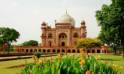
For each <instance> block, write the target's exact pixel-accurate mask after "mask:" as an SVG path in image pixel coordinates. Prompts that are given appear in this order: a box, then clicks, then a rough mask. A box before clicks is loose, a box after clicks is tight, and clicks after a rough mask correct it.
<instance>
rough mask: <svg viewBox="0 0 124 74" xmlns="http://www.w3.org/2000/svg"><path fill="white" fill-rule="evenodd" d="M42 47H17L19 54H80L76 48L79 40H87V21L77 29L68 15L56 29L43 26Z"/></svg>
mask: <svg viewBox="0 0 124 74" xmlns="http://www.w3.org/2000/svg"><path fill="white" fill-rule="evenodd" d="M41 30H42V34H41V40H42V41H41V42H42V43H41V45H40V46H38V47H34V46H15V49H16V50H17V52H25V53H34V52H43V53H61V52H63V53H75V52H77V53H78V52H79V50H78V49H76V48H75V45H76V40H77V39H78V38H86V36H87V31H86V26H85V21H81V24H80V27H75V20H74V19H73V18H72V17H71V16H70V15H69V14H68V13H66V14H64V15H63V16H61V17H60V18H59V19H58V20H56V21H55V27H54V28H51V26H48V24H47V23H45V22H43V23H42V24H41ZM87 52H94V53H95V52H99V53H100V52H106V50H105V49H101V48H94V49H92V50H90V51H87Z"/></svg>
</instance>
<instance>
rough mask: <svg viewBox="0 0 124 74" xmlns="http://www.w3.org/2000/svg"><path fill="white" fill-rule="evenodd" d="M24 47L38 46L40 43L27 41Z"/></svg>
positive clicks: (23, 44)
mask: <svg viewBox="0 0 124 74" xmlns="http://www.w3.org/2000/svg"><path fill="white" fill-rule="evenodd" d="M22 46H38V41H36V40H29V41H25V42H24V43H22Z"/></svg>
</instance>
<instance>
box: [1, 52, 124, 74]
mask: <svg viewBox="0 0 124 74" xmlns="http://www.w3.org/2000/svg"><path fill="white" fill-rule="evenodd" d="M68 55H70V54H68ZM73 55H77V54H73ZM94 55H95V56H96V55H100V56H101V57H100V61H101V60H102V61H108V62H109V63H114V64H118V65H120V66H122V67H123V68H122V69H120V71H121V72H122V74H124V58H122V56H116V55H108V54H94ZM54 57H55V56H54ZM41 59H42V58H41ZM31 62H33V59H32V58H30V59H18V60H11V61H2V62H0V74H19V73H20V71H21V69H23V67H22V66H20V67H14V68H9V67H13V66H19V65H23V64H26V63H31Z"/></svg>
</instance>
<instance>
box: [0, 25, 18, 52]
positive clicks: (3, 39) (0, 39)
mask: <svg viewBox="0 0 124 74" xmlns="http://www.w3.org/2000/svg"><path fill="white" fill-rule="evenodd" d="M19 36H20V34H19V32H18V31H16V30H15V29H13V28H8V27H7V28H6V27H0V46H1V48H2V49H5V50H6V51H8V52H9V51H10V46H11V43H12V42H16V40H17V38H19Z"/></svg>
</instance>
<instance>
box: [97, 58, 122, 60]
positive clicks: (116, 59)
mask: <svg viewBox="0 0 124 74" xmlns="http://www.w3.org/2000/svg"><path fill="white" fill-rule="evenodd" d="M99 60H103V61H121V60H119V59H109V58H108V59H99Z"/></svg>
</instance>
